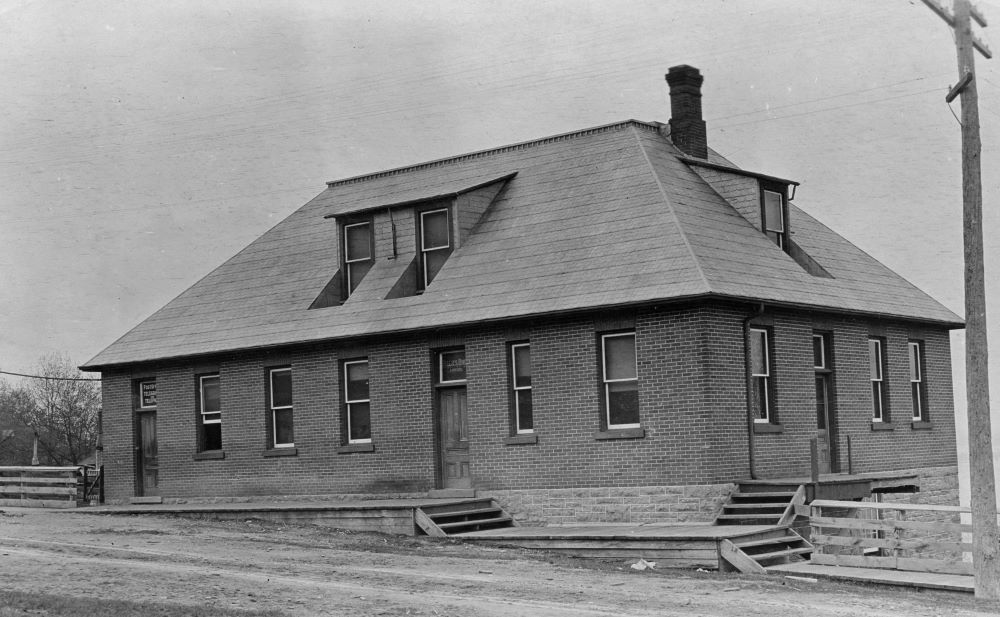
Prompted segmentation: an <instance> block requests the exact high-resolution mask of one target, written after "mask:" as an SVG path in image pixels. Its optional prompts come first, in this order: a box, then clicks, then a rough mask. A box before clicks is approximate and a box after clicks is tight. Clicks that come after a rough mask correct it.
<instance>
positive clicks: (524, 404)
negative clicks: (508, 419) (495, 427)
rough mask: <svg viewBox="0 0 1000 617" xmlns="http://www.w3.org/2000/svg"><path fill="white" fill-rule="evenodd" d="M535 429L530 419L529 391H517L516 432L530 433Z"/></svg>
mask: <svg viewBox="0 0 1000 617" xmlns="http://www.w3.org/2000/svg"><path fill="white" fill-rule="evenodd" d="M534 428H535V425H534V420H533V418H532V408H531V390H518V391H517V430H518V431H530V430H532V429H534Z"/></svg>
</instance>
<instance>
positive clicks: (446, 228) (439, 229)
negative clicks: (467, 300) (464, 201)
mask: <svg viewBox="0 0 1000 617" xmlns="http://www.w3.org/2000/svg"><path fill="white" fill-rule="evenodd" d="M450 229H451V225H450V216H449V214H448V208H439V209H437V210H425V211H424V212H421V213H420V229H419V241H420V276H419V277H418V278H419V280H418V285H419V287H420V289H426V287H427V286H428V285H430V284H431V281H433V280H434V277H435V276H437V273H438V272H439V271H440V270H441V267H442V266H443V265H444V262H445V261H446V260H447V259H448V256H449V255H451V251H452V244H451V232H450Z"/></svg>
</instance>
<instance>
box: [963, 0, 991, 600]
mask: <svg viewBox="0 0 1000 617" xmlns="http://www.w3.org/2000/svg"><path fill="white" fill-rule="evenodd" d="M954 11H955V43H956V45H957V47H958V75H959V79H964V78H965V76H966V75H971V76H972V79H969V80H968V83H967V85H966V86H965V89H964V90H962V92H961V97H962V204H963V207H962V212H963V215H962V219H963V223H964V224H963V229H964V233H963V239H964V247H965V371H966V381H965V384H966V385H965V387H966V397H967V401H968V411H967V413H968V417H969V465H970V484H971V486H972V562H973V568H974V572H975V586H976V597H979V598H986V599H991V600H1000V559H998V554H997V553H998V550H1000V546H998V545H1000V533H998V529H997V500H996V481H995V478H994V462H993V440H992V438H991V437H992V433H991V426H990V386H989V372H988V366H989V362H988V357H989V356H988V353H987V346H986V285H985V282H984V280H985V271H984V266H983V214H982V209H983V189H982V180H981V171H980V151H981V149H982V145H981V143H980V139H979V102H978V93H977V88H976V79H975V56H974V50H973V36H972V20H971V11H972V7H971V6H970V3H969V0H955V6H954Z"/></svg>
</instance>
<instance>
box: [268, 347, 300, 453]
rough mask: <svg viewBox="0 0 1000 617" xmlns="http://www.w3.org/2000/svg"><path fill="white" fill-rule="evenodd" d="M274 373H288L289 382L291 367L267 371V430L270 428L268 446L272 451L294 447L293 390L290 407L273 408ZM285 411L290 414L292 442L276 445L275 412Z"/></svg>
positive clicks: (280, 367)
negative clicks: (269, 442)
mask: <svg viewBox="0 0 1000 617" xmlns="http://www.w3.org/2000/svg"><path fill="white" fill-rule="evenodd" d="M275 373H288V378H289V382H291V377H292V367H290V366H279V367H275V368H269V369H267V388H268V394H267V406H268V409H269V414H268V415H269V416H270V418H269V428H270V433H271V439H270V441H271V444H270V447H271V448H274V449H277V448H294V447H295V415H294V409H295V404H294V402H295V398H294V390H293V395H292V404H291V405H279V406H275V404H274V374H275ZM285 410H288V411H289V412H290V413H292V441H290V442H282V443H278V425H277V412H278V411H285Z"/></svg>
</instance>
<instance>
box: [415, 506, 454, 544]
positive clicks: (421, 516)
mask: <svg viewBox="0 0 1000 617" xmlns="http://www.w3.org/2000/svg"><path fill="white" fill-rule="evenodd" d="M413 522H414V523H416V524H417V527H420V528H421V529H423V530H424V532H425V533H426V534H427V535H429V536H434V537H437V538H444V537H446V536H447V535H448V534H446V533H445V532H444V531H442V530H441V528H440V527H438V526H437V525H436V524H435V523H434V521H432V520H431V517H429V516H427V514H426V513H425V512H424V511H423V510H421V509H420V508H416V509H414V510H413Z"/></svg>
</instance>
